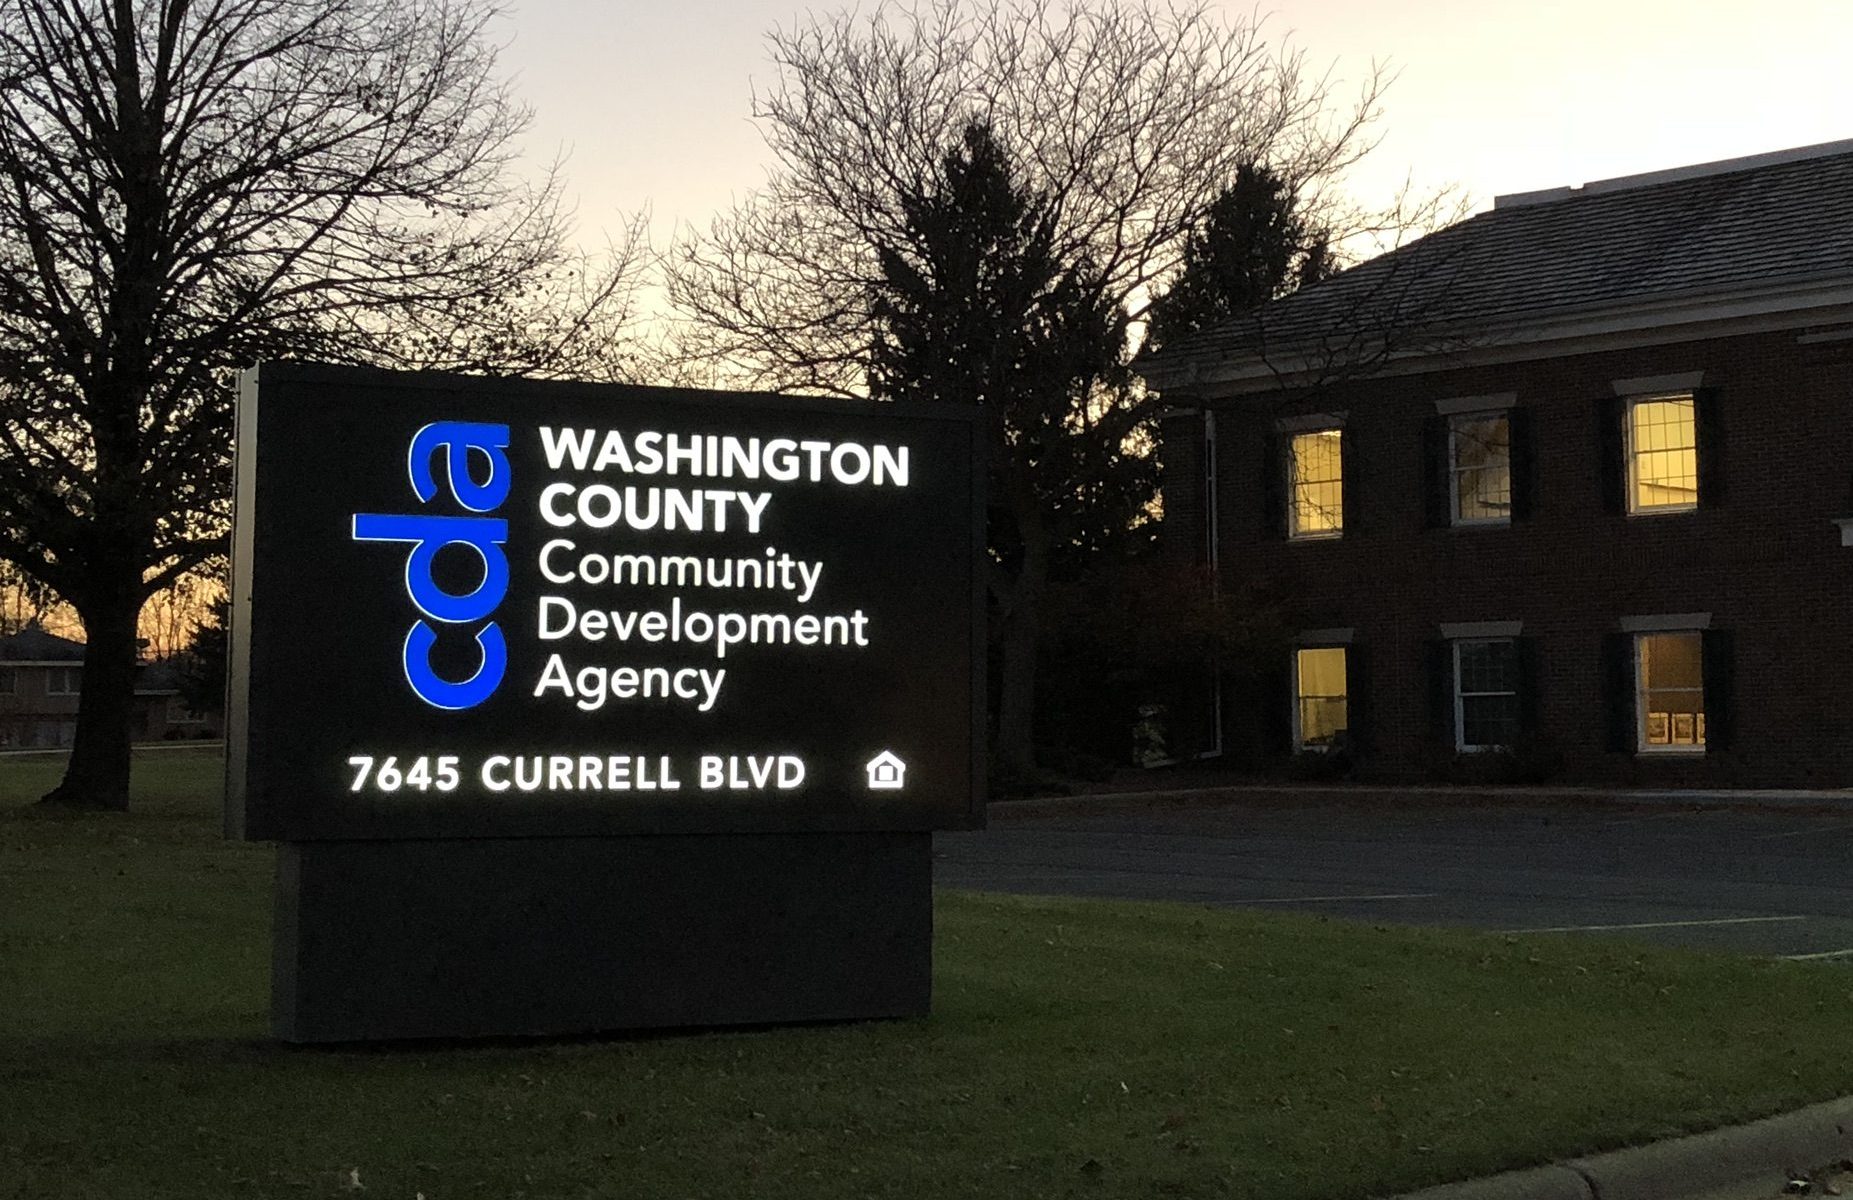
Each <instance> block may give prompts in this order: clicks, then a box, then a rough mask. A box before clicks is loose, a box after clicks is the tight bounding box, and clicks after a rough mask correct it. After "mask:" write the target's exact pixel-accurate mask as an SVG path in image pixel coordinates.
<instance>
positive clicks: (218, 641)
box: [179, 595, 232, 713]
mask: <svg viewBox="0 0 1853 1200" xmlns="http://www.w3.org/2000/svg"><path fill="white" fill-rule="evenodd" d="M231 611H232V600H231V597H230V596H224V595H222V596H220V597H219V598H218V599H217V600H214V601H213V602H212V605H211V607H209V608H208V609H207V610H206V615H205V616H204V617H202V618H201V619H200V622H199V624H198V625H196V626H194V629H193V644H192V645H191V646H189V647H187V651H186V653H185V654H183V655H181V656H180V662H179V676H180V698H181V699H182V700H183V701H185V702H186V706H187V708H188V709H190V710H191V711H193V712H196V713H219V712H224V711H225V668H226V661H227V656H226V646H227V643H226V627H227V626H228V625H229V624H230V619H231Z"/></svg>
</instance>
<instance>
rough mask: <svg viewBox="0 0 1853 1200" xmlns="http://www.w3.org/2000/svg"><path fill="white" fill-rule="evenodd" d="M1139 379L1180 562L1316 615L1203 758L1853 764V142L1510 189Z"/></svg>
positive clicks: (1810, 768)
mask: <svg viewBox="0 0 1853 1200" xmlns="http://www.w3.org/2000/svg"><path fill="white" fill-rule="evenodd" d="M1145 374H1146V378H1147V380H1148V382H1149V383H1150V384H1151V385H1152V386H1154V387H1155V388H1157V389H1158V390H1159V391H1160V392H1161V393H1162V395H1163V397H1164V399H1165V401H1166V402H1167V405H1168V409H1169V412H1170V414H1171V415H1170V416H1169V417H1168V418H1167V420H1166V422H1165V424H1164V428H1163V451H1162V453H1163V455H1164V459H1163V462H1164V468H1165V472H1166V475H1165V478H1166V484H1165V518H1164V520H1165V539H1166V544H1167V547H1168V553H1169V554H1170V555H1171V556H1172V557H1173V558H1174V559H1175V560H1177V561H1179V562H1182V563H1191V562H1195V563H1198V564H1202V565H1205V566H1207V567H1208V568H1209V569H1210V570H1211V571H1212V572H1213V573H1214V574H1215V575H1216V576H1217V577H1218V578H1220V579H1221V580H1222V581H1223V582H1224V583H1225V584H1228V585H1231V586H1232V585H1234V584H1235V583H1236V582H1238V581H1256V580H1259V581H1265V582H1267V583H1268V584H1270V585H1271V587H1272V589H1273V591H1274V592H1275V594H1278V595H1281V596H1284V597H1286V600H1285V604H1286V606H1287V609H1288V616H1289V620H1290V623H1291V626H1292V628H1293V630H1294V631H1295V638H1294V641H1295V644H1294V645H1292V646H1291V647H1289V648H1288V649H1286V650H1284V651H1283V652H1282V655H1281V661H1279V662H1277V663H1270V664H1267V666H1268V667H1269V668H1270V669H1268V670H1263V671H1262V672H1260V673H1259V680H1260V681H1259V682H1256V681H1255V679H1256V677H1255V676H1252V675H1251V676H1244V677H1240V678H1238V677H1237V676H1234V675H1231V676H1228V677H1226V678H1221V679H1215V680H1212V681H1209V682H1211V683H1212V684H1213V686H1211V687H1208V688H1205V689H1204V690H1203V691H1202V693H1201V695H1202V696H1203V699H1202V701H1201V702H1200V703H1199V704H1198V705H1197V711H1196V714H1195V715H1196V717H1197V725H1196V728H1197V730H1198V731H1199V732H1198V733H1197V734H1196V748H1197V749H1199V750H1200V751H1201V752H1204V753H1206V754H1224V755H1227V756H1230V757H1234V758H1236V759H1238V760H1241V761H1244V762H1254V763H1261V762H1266V761H1276V762H1279V761H1283V760H1285V759H1286V758H1287V757H1289V756H1291V755H1296V754H1297V755H1300V756H1302V757H1305V756H1311V755H1320V754H1327V753H1331V752H1336V751H1343V752H1344V753H1345V755H1346V757H1347V758H1350V759H1352V760H1355V761H1356V762H1358V763H1360V764H1368V765H1369V767H1370V769H1371V770H1373V771H1374V772H1377V773H1380V774H1383V775H1385V776H1391V777H1394V776H1405V777H1417V776H1422V775H1432V774H1435V773H1437V772H1439V771H1458V770H1461V769H1462V768H1463V767H1469V766H1471V764H1472V763H1473V762H1475V761H1476V759H1477V756H1479V755H1481V754H1483V753H1484V752H1486V751H1499V750H1507V751H1514V752H1516V753H1519V754H1534V753H1535V754H1537V755H1539V756H1540V758H1541V759H1548V760H1549V761H1552V762H1554V763H1556V764H1557V765H1558V768H1559V771H1558V773H1559V774H1560V775H1561V776H1562V777H1564V778H1568V779H1587V780H1591V781H1620V780H1630V781H1635V782H1639V783H1644V784H1659V785H1667V786H1716V785H1727V784H1731V785H1766V786H1801V785H1807V786H1833V787H1847V786H1853V703H1849V702H1848V697H1849V695H1853V494H1850V493H1849V480H1850V479H1853V419H1849V414H1853V142H1840V143H1834V144H1832V145H1827V146H1817V147H1809V148H1804V149H1800V150H1791V151H1782V152H1779V153H1775V154H1770V155H1762V156H1758V157H1756V158H1750V159H1739V160H1734V161H1730V162H1722V163H1712V164H1706V165H1703V166H1697V167H1686V168H1679V169H1676V170H1671V171H1663V172H1657V173H1654V174H1650V175H1641V176H1635V177H1631V178H1625V179H1615V180H1608V181H1604V182H1601V183H1593V184H1589V185H1586V186H1583V187H1580V188H1561V189H1556V190H1552V191H1546V192H1534V193H1526V194H1523V195H1517V196H1502V197H1500V198H1499V199H1498V201H1497V202H1496V204H1495V206H1494V207H1493V209H1492V210H1491V211H1489V212H1485V213H1481V214H1479V215H1477V216H1475V217H1473V218H1471V219H1469V220H1466V221H1463V222H1461V223H1460V224H1458V225H1455V226H1452V227H1450V228H1448V229H1444V230H1442V231H1440V232H1438V233H1435V234H1432V235H1430V236H1428V237H1425V238H1422V239H1420V240H1417V241H1414V242H1411V243H1410V244H1408V245H1406V246H1404V247H1402V248H1401V249H1399V250H1397V251H1394V252H1393V253H1390V254H1387V255H1384V256H1382V257H1380V258H1377V259H1374V260H1371V261H1369V262H1367V263H1364V264H1362V265H1360V266H1358V267H1356V268H1354V269H1352V270H1350V271H1347V272H1345V273H1343V274H1340V275H1338V276H1336V277H1334V278H1333V279H1331V280H1329V281H1326V282H1324V283H1321V284H1317V285H1315V286H1312V287H1309V288H1305V289H1303V290H1301V291H1299V292H1296V293H1293V294H1292V295H1289V296H1287V297H1285V298H1284V299H1282V300H1279V301H1276V302H1274V303H1272V304H1270V305H1267V306H1264V307H1263V308H1262V309H1261V310H1260V311H1259V312H1258V313H1256V314H1255V315H1253V316H1252V317H1249V318H1243V319H1240V320H1235V321H1231V322H1229V323H1227V324H1225V325H1222V326H1220V327H1217V328H1213V329H1209V330H1205V331H1203V332H1201V333H1199V334H1196V335H1193V336H1191V337H1189V338H1185V339H1180V340H1178V341H1176V342H1174V343H1172V344H1171V345H1169V346H1167V347H1166V348H1165V349H1164V350H1163V351H1161V352H1160V353H1159V354H1157V355H1156V356H1154V357H1153V358H1152V359H1151V360H1149V361H1148V362H1147V364H1146V366H1145ZM1177 724H1178V725H1180V726H1183V725H1188V724H1190V722H1189V721H1188V720H1186V719H1184V716H1182V715H1180V718H1179V720H1178V721H1177ZM1177 732H1182V731H1181V730H1180V731H1177ZM1176 736H1177V733H1174V738H1175V737H1176ZM1480 761H1485V760H1480Z"/></svg>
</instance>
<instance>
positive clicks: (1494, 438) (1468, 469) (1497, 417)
mask: <svg viewBox="0 0 1853 1200" xmlns="http://www.w3.org/2000/svg"><path fill="white" fill-rule="evenodd" d="M1448 506H1449V516H1450V518H1451V519H1452V521H1453V523H1454V524H1456V525H1505V524H1508V523H1510V522H1511V520H1512V422H1511V419H1510V417H1509V416H1508V415H1507V414H1506V413H1504V412H1477V413H1461V414H1459V415H1457V416H1453V417H1450V418H1448Z"/></svg>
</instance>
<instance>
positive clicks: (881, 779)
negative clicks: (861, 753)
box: [865, 750, 907, 792]
mask: <svg viewBox="0 0 1853 1200" xmlns="http://www.w3.org/2000/svg"><path fill="white" fill-rule="evenodd" d="M865 769H866V770H867V771H868V773H869V790H870V791H872V792H898V791H900V790H901V787H902V785H903V783H904V781H905V779H906V777H907V764H906V763H904V762H902V761H901V760H900V758H898V757H897V756H896V755H895V753H894V751H892V750H883V751H882V752H881V753H880V754H877V755H876V756H875V757H874V758H871V759H870V760H869V761H868V765H867V767H866V768H865Z"/></svg>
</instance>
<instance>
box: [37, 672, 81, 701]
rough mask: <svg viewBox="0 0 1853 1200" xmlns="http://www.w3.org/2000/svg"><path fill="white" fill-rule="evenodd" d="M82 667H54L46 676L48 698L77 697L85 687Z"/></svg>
mask: <svg viewBox="0 0 1853 1200" xmlns="http://www.w3.org/2000/svg"><path fill="white" fill-rule="evenodd" d="M83 679H84V672H83V668H82V667H53V668H52V669H51V670H50V671H49V672H48V673H47V674H46V676H45V694H46V695H48V696H75V695H77V694H78V691H79V690H80V689H81V688H82V686H83Z"/></svg>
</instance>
